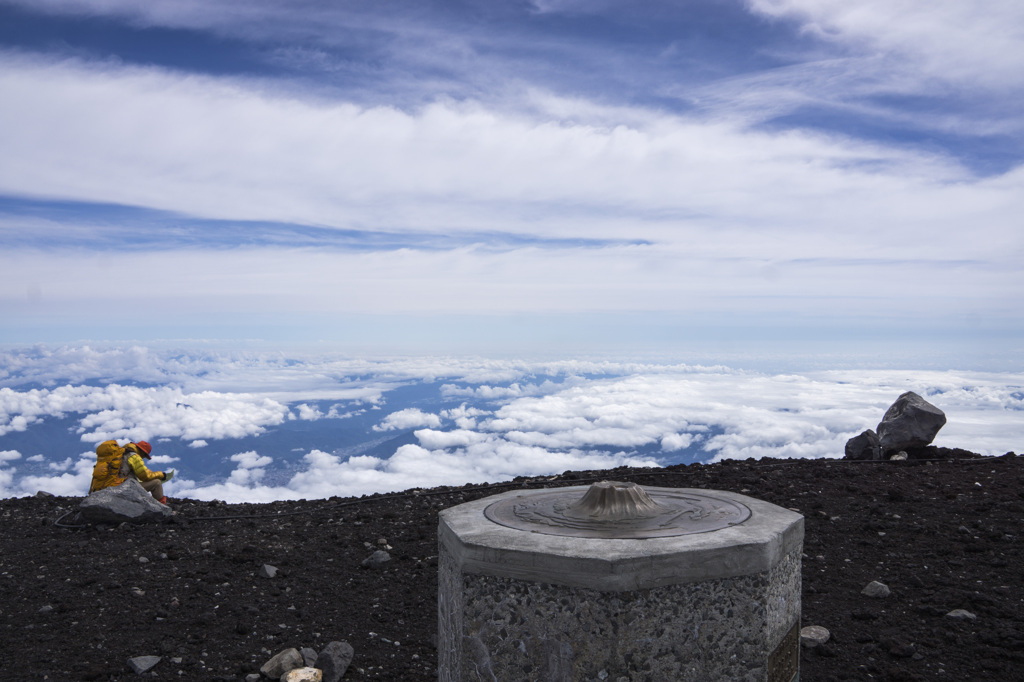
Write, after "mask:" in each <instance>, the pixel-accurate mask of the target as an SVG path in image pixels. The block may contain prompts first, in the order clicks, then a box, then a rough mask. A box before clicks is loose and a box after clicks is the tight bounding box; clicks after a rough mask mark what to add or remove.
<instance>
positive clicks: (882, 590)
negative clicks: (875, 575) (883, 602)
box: [860, 580, 891, 599]
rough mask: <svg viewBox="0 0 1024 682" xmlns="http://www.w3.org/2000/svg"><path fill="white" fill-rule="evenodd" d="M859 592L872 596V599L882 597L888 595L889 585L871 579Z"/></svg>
mask: <svg viewBox="0 0 1024 682" xmlns="http://www.w3.org/2000/svg"><path fill="white" fill-rule="evenodd" d="M860 593H861V594H863V595H864V596H865V597H872V598H873V599H882V598H884V597H888V596H889V594H891V593H890V591H889V586H888V585H885V584H883V583H880V582H878V581H877V580H872V581H871V582H869V583H868V584H867V586H866V587H865V588H864V589H863V590H861V591H860Z"/></svg>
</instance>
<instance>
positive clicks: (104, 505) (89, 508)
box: [78, 478, 172, 524]
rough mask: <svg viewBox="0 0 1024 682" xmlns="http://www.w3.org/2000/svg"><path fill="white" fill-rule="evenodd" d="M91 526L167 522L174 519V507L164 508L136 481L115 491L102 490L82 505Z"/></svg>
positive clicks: (127, 481) (132, 480)
mask: <svg viewBox="0 0 1024 682" xmlns="http://www.w3.org/2000/svg"><path fill="white" fill-rule="evenodd" d="M78 509H79V511H80V512H81V514H82V517H83V518H84V519H85V520H86V521H88V522H89V523H109V524H117V523H123V522H125V521H128V522H130V523H144V522H147V521H163V520H164V519H167V518H170V516H171V513H172V512H171V509H170V507H168V506H166V505H163V504H160V503H159V502H157V501H156V500H154V499H153V496H152V495H150V494H149V493H147V492H146V490H145V489H144V488H143V487H142V485H141V484H140V483H139V482H138V481H136V480H135V479H134V478H129V479H128V480H126V481H125V482H124V483H122V484H121V485H118V486H114V487H112V488H104V489H103V490H98V491H96V492H94V493H92V494H91V495H89V496H88V497H86V498H85V499H84V500H82V502H81V504H79V505H78Z"/></svg>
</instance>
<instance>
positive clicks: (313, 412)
mask: <svg viewBox="0 0 1024 682" xmlns="http://www.w3.org/2000/svg"><path fill="white" fill-rule="evenodd" d="M295 411H296V412H298V413H299V419H304V420H306V421H315V420H317V419H321V418H323V416H324V413H323V412H321V411H320V410H319V408H317V407H316V406H310V405H307V404H306V403H302V404H301V405H296V406H295Z"/></svg>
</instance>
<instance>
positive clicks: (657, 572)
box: [438, 482, 803, 591]
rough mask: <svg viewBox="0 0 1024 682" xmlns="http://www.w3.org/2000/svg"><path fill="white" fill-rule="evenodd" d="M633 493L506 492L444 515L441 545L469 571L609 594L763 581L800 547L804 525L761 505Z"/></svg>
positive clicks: (696, 493) (740, 498) (614, 488)
mask: <svg viewBox="0 0 1024 682" xmlns="http://www.w3.org/2000/svg"><path fill="white" fill-rule="evenodd" d="M601 485H603V486H604V487H603V488H601V487H600V486H601ZM595 488H596V489H595ZM634 492H636V491H633V490H632V486H631V484H622V483H611V482H603V483H602V484H599V485H598V486H590V487H586V486H572V487H567V488H545V489H540V490H515V491H509V492H507V493H499V494H498V495H493V496H491V497H488V498H484V499H480V500H474V501H472V502H466V503H463V504H460V505H457V506H455V507H451V508H449V509H445V510H443V511H441V512H440V515H439V519H438V539H439V541H440V544H441V545H442V546H443V548H444V549H445V551H447V552H448V553H449V555H450V557H451V559H452V560H453V561H454V562H455V563H456V565H458V566H459V568H460V570H461V571H463V572H466V573H477V574H485V575H495V576H505V577H510V578H516V579H521V580H532V581H536V582H548V583H557V584H563V585H572V586H579V587H590V588H595V589H601V590H612V591H619V590H632V589H641V588H647V587H656V586H658V585H668V584H678V583H683V582H692V581H701V580H707V579H711V578H725V577H731V576H739V575H750V574H754V573H758V572H761V571H764V570H767V569H768V568H769V567H770V566H773V565H775V563H776V562H777V561H779V560H780V558H781V557H782V556H785V555H787V554H788V553H790V552H791V551H793V550H794V549H796V548H798V547H799V546H800V545H801V544H802V542H803V517H802V516H801V515H800V514H799V513H797V512H795V511H792V510H788V509H783V508H781V507H777V506H775V505H773V504H770V503H768V502H765V501H763V500H758V499H756V498H752V497H747V496H745V495H740V494H737V493H733V492H728V491H724V490H704V489H693V488H658V487H648V488H644V489H640V490H639V492H638V493H637V494H635V495H634V494H633V493H634ZM643 493H645V494H646V495H644V494H643ZM588 498H589V499H588ZM659 533H660V534H659Z"/></svg>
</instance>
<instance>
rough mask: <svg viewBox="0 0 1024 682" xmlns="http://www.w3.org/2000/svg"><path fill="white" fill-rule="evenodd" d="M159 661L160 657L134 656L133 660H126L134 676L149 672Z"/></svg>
mask: <svg viewBox="0 0 1024 682" xmlns="http://www.w3.org/2000/svg"><path fill="white" fill-rule="evenodd" d="M161 660H162V659H161V657H160V656H135V657H134V658H129V659H128V667H129V668H131V669H132V671H133V672H134V673H135V674H136V675H141V674H142V673H144V672H146V671H147V670H151V669H152V668H153V667H154V666H155V665H156V664H157V663H159V662H160V661H161Z"/></svg>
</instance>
